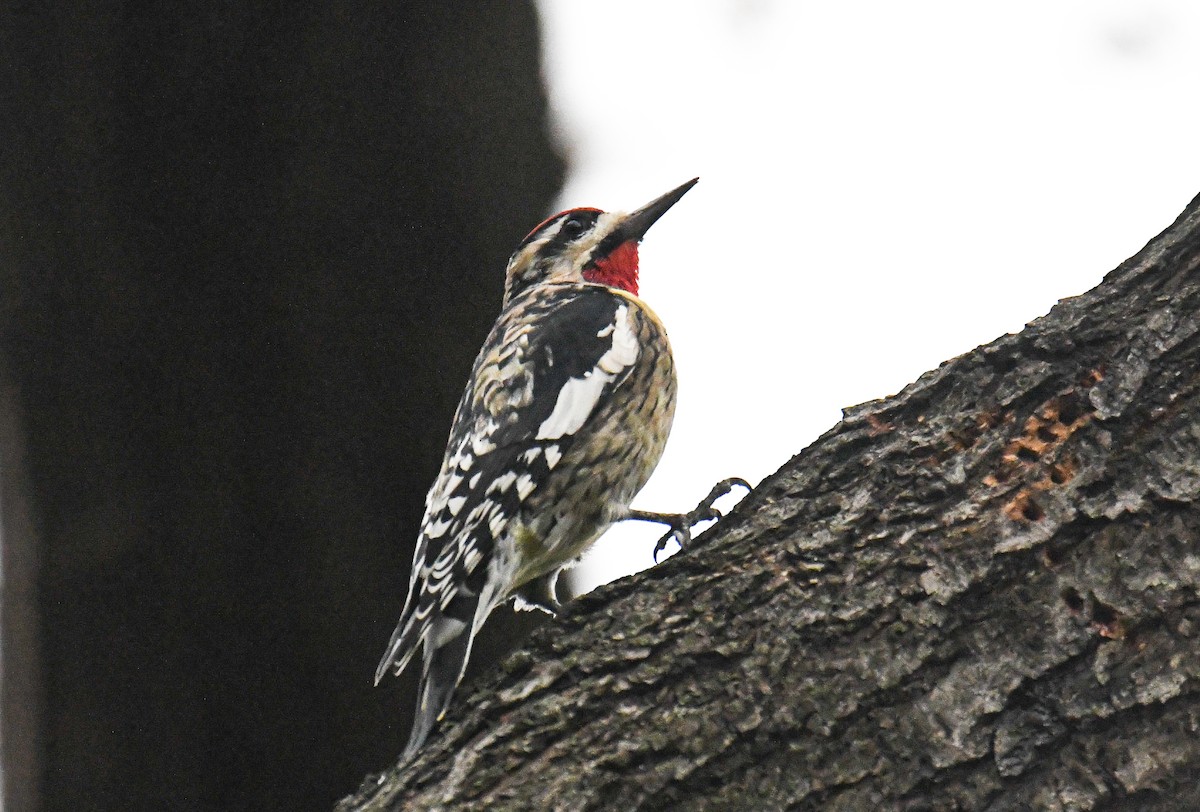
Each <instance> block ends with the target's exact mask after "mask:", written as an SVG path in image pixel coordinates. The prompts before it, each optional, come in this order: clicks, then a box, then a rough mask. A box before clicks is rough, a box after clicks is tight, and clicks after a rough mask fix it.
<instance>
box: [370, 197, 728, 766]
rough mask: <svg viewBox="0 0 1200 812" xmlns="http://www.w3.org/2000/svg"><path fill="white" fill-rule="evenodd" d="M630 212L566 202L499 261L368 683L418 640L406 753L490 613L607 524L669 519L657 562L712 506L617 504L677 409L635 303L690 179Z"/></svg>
mask: <svg viewBox="0 0 1200 812" xmlns="http://www.w3.org/2000/svg"><path fill="white" fill-rule="evenodd" d="M696 180H698V179H693V180H690V181H688V182H687V183H685V184H683V185H682V186H679V187H678V188H676V189H673V190H672V191H670V192H667V193H666V194H665V195H662V196H661V197H659V198H657V199H655V200H653V201H652V202H650V203H649V204H647V205H646V206H643V207H642V208H640V209H638V210H637V211H635V212H633V213H632V214H624V213H619V212H604V211H601V210H599V209H594V208H578V209H570V210H567V211H564V212H561V213H559V214H556V215H554V216H553V217H551V218H549V219H547V220H545V221H544V222H543V223H541V224H540V225H539V226H538V227H537V228H535V229H534V230H533V231H532V232H530V233H529V235H528V236H527V237H525V239H524V240H523V241H522V242H521V244H520V245H518V246H517V249H516V251H515V252H514V253H513V255H512V257H511V259H510V260H509V262H508V268H507V272H506V276H505V287H504V302H503V306H502V310H501V313H500V317H499V319H498V320H497V321H496V324H495V326H494V327H493V328H492V330H491V333H490V334H489V335H488V338H487V340H486V342H485V343H484V345H483V347H482V349H481V350H480V352H479V355H478V357H477V358H476V359H475V365H474V367H473V369H472V371H471V378H470V381H469V382H468V384H467V387H466V391H464V392H463V395H462V399H461V400H460V402H459V404H458V410H457V412H456V414H455V417H454V423H453V427H452V429H451V432H450V439H449V442H448V444H447V447H446V454H445V457H444V458H443V460H442V467H441V472H440V473H439V474H438V477H437V479H436V480H435V481H434V483H433V486H432V487H431V488H430V490H429V494H428V496H427V497H426V499H425V516H424V518H423V519H422V521H421V531H420V535H419V537H418V540H417V547H416V551H415V553H414V555H413V564H412V573H411V576H410V578H409V586H408V598H407V600H406V601H405V604H404V609H403V612H402V613H401V616H400V621H399V623H398V624H397V625H396V630H395V632H394V633H393V634H392V638H391V641H390V642H389V643H388V646H387V651H386V652H385V653H384V655H383V659H382V660H380V662H379V667H378V669H376V672H375V684H376V685H378V684H379V681H380V680H381V679H382V678H383V676H384V675H385V674H386V673H387V672H388V671H389V670H392V671H393V672H394V673H396V674H397V675H398V674H400V672H402V671H403V670H404V668H405V667H406V666H407V665H408V664H409V662H410V661H411V660H412V658H413V656H414V655H415V654H416V651H417V648H418V647H419V646H420V647H422V648H423V663H422V665H423V668H422V672H421V680H420V686H419V688H418V700H417V710H416V717H415V720H414V722H413V728H412V733H411V734H410V736H409V741H408V744H407V745H406V747H405V750H404V755H405V757H407V756H411V755H412V754H413V753H415V752H416V751H417V750H418V749H420V747H421V746H422V745H423V744H424V742H425V739H426V737H427V736H428V735H429V732H430V730H431V729H432V728H433V726H434V725H435V724H436V723H437V721H438V720H439V719H440V718H441V717H442V716H443V715H444V713H445V711H446V708H447V707H448V706H449V704H450V700H451V698H452V696H453V693H454V690H455V688H456V687H457V686H458V683H459V681H460V680H461V679H462V675H463V671H464V670H465V668H466V664H467V660H468V658H469V656H470V653H471V643H472V641H473V640H474V638H475V635H476V634H477V633H478V632H479V629H480V628H481V627H482V626H483V623H484V621H485V620H487V617H488V615H490V614H491V612H492V610H493V609H495V608H496V607H497V606H499V605H500V604H502V603H504V602H505V601H507V600H509V599H515V601H516V603H517V605H518V607H519V608H530V607H534V608H541V609H544V610H546V611H549V612H554V611H556V610H557V609H558V600H557V597H556V595H555V583H556V580H557V578H558V574H559V572H560V571H561V570H562V569H563V568H564V567H566V566H569V565H571V564H573V563H574V562H575V561H577V560H578V559H579V557H580V556H581V555H582V554H583V553H584V551H586V550H587V549H588V547H590V546H591V545H592V543H593V542H594V541H595V540H596V539H597V538H599V536H600V535H601V534H602V533H604V531H605V530H607V529H608V528H609V526H611V525H612V524H613V523H614V522H617V521H621V520H624V519H638V520H643V521H654V522H660V523H663V524H666V525H668V526H669V527H670V528H671V529H670V530H669V532H668V533H667V534H666V535H665V536H663V538H662V539H660V540H659V542H658V545H657V546H656V547H655V551H654V552H655V556H656V557H657V554H658V552H659V551H660V550H661V549H662V548H663V547H664V546H665V545H666V543H667V541H668V539H670V538H675V539H676V540H677V541H678V542H679V543H680V545H681V546H682V545H683V544H684V543H686V542H687V541H688V539H689V538H690V532H689V528H690V527H691V526H692V525H693V524H695V523H696V522H698V521H700V520H703V519H711V518H717V517H719V516H720V514H719V513H718V512H717V511H716V510H715V509H714V508H713V506H712V503H713V502H714V501H715V500H716V499H717V498H719V497H720V496H721V495H723V494H725V493H727V492H728V491H729V490H730V488H731V487H732V486H733V485H741V486H744V487H745V488H747V489H749V485H747V484H746V483H745V482H744V481H742V480H739V479H730V480H726V481H724V482H722V483H718V485H717V486H716V487H715V488H713V491H712V492H711V493H710V494H709V496H708V497H707V498H706V499H705V500H703V501H702V502H701V503H700V504H699V505H698V506H697V507H696V509H695V510H693V511H691V512H689V513H685V514H671V513H651V512H648V511H640V510H634V509H632V508H630V502H632V501H633V497H634V496H635V495H636V494H637V492H638V491H639V490H641V488H642V486H643V485H645V484H646V480H647V479H649V478H650V474H651V472H652V471H653V470H654V468H655V466H656V465H657V464H658V460H659V457H660V456H661V455H662V452H663V447H664V446H665V445H666V442H667V435H668V433H669V432H670V430H671V421H672V418H673V417H674V414H675V395H676V380H675V365H674V361H673V359H672V356H671V347H670V344H669V343H668V341H667V333H666V330H665V329H664V328H663V325H662V322H660V321H659V319H658V316H656V315H655V314H654V312H653V311H652V310H651V309H650V308H649V307H648V306H647V305H646V303H645V302H643V301H642V300H641V299H640V298H638V244H639V242H640V241H641V239H642V237H643V236H644V235H645V233H646V231H647V229H649V228H650V226H651V225H653V224H654V222H655V221H656V220H658V218H659V217H661V216H662V215H663V214H664V213H665V212H666V211H667V209H669V208H671V206H673V205H674V204H675V203H677V202H678V201H679V199H680V198H682V197H683V195H684V194H686V193H687V191H688V190H689V189H691V188H692V186H693V185H695V183H696Z"/></svg>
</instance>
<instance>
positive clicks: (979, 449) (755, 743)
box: [339, 198, 1200, 812]
mask: <svg viewBox="0 0 1200 812" xmlns="http://www.w3.org/2000/svg"><path fill="white" fill-rule="evenodd" d="M1198 266H1200V198H1197V199H1196V200H1194V201H1193V202H1192V203H1191V205H1190V206H1189V207H1188V209H1187V210H1186V211H1185V212H1184V214H1183V215H1181V217H1180V218H1179V220H1177V221H1176V223H1175V224H1174V225H1172V226H1171V227H1170V228H1169V229H1167V230H1166V231H1165V232H1163V233H1162V234H1161V235H1159V237H1157V238H1156V239H1154V240H1153V241H1152V242H1151V243H1150V244H1149V245H1148V246H1147V247H1146V248H1145V249H1143V250H1142V251H1141V252H1140V253H1139V254H1138V255H1137V256H1135V257H1134V258H1132V259H1130V260H1129V261H1127V262H1125V263H1124V264H1122V265H1121V266H1120V267H1119V268H1117V269H1116V270H1115V271H1113V272H1112V273H1110V274H1109V275H1108V276H1107V278H1106V279H1105V280H1104V281H1103V283H1102V284H1101V285H1099V286H1098V287H1096V288H1095V289H1093V290H1092V291H1090V292H1088V293H1086V294H1084V295H1082V296H1078V297H1075V298H1072V299H1067V300H1064V301H1062V302H1060V303H1059V304H1058V305H1057V306H1056V307H1055V308H1054V309H1053V310H1052V311H1051V312H1050V313H1049V314H1048V315H1046V316H1045V317H1043V318H1040V319H1038V320H1037V321H1035V322H1033V323H1031V324H1030V325H1028V327H1027V328H1026V329H1025V330H1024V331H1022V332H1021V333H1019V334H1016V335H1006V336H1003V337H1001V338H999V339H997V340H996V341H994V342H992V343H991V344H989V345H987V346H984V347H980V348H978V349H976V350H974V351H972V352H969V353H967V354H965V355H962V356H960V357H958V358H956V359H954V360H952V361H950V362H948V363H946V364H944V365H942V366H941V367H940V368H938V369H937V370H934V371H932V372H929V373H927V374H926V375H924V376H922V377H921V378H920V379H919V380H917V381H916V382H915V383H913V384H912V385H910V386H909V387H907V388H906V389H905V390H904V391H902V392H901V393H899V394H898V395H896V396H894V397H890V398H886V399H884V400H879V401H873V402H870V403H866V404H863V405H861V406H858V407H855V408H853V409H848V410H846V413H845V415H844V419H843V420H842V421H841V422H840V423H839V424H838V425H837V426H835V427H834V428H833V429H831V430H830V431H829V432H828V433H827V434H825V435H824V436H822V437H821V438H820V439H819V440H817V441H816V442H815V443H813V444H812V445H811V446H810V447H809V448H807V449H805V450H804V452H803V453H801V454H800V455H798V456H797V457H795V458H794V459H793V460H791V461H790V462H789V463H788V464H787V465H785V466H784V467H783V468H782V469H781V470H780V471H779V472H778V473H776V474H775V475H773V476H771V477H769V478H768V479H767V480H766V481H764V482H763V483H762V484H761V485H760V486H759V487H758V488H757V489H756V490H755V492H754V493H753V494H752V495H751V496H750V497H748V498H747V499H746V500H745V501H744V502H743V503H742V504H741V505H740V506H739V507H738V508H737V510H736V511H735V512H734V513H733V515H731V516H730V517H729V518H728V519H727V520H725V521H724V522H722V523H721V524H720V525H719V526H718V527H717V528H716V529H715V530H714V531H712V532H709V533H706V534H705V535H704V536H703V537H702V538H701V539H700V540H699V541H698V543H697V544H696V545H695V547H694V548H692V549H690V550H688V551H686V552H684V553H683V554H680V555H677V556H675V557H673V558H671V559H670V560H669V561H667V562H666V563H664V564H662V565H660V566H658V567H655V568H653V569H652V570H650V571H648V572H646V573H643V574H641V575H638V576H634V577H631V578H627V579H624V580H622V581H619V582H617V583H615V584H612V585H609V586H607V587H605V588H602V589H600V590H597V591H596V592H594V593H593V594H591V595H588V596H585V597H584V598H582V599H581V600H578V601H576V602H575V603H574V604H573V605H572V606H571V607H570V608H569V611H568V612H567V613H566V616H565V617H564V618H562V619H561V620H559V621H556V622H553V623H551V624H548V625H547V626H546V627H545V628H543V629H541V630H539V631H538V632H537V633H535V635H534V636H533V637H532V638H531V639H530V640H529V642H528V644H527V645H526V647H525V648H524V650H522V651H520V652H518V653H516V654H514V655H513V656H511V657H509V658H508V659H507V660H506V661H505V662H504V663H503V664H502V666H501V667H500V668H498V669H496V670H495V672H494V673H493V674H492V675H491V676H490V677H489V678H487V679H485V680H483V681H481V682H478V683H476V684H475V685H474V686H473V687H474V690H473V691H465V692H464V699H463V700H462V701H461V702H460V703H458V704H457V705H456V706H455V707H454V709H453V710H452V711H451V713H450V715H449V717H448V718H447V719H446V720H445V723H444V724H443V725H442V726H441V728H440V731H439V732H438V733H436V734H435V736H434V738H433V739H432V741H431V743H430V744H429V746H428V747H427V748H426V750H425V751H424V752H422V753H421V754H420V755H419V756H418V757H417V758H416V760H414V761H413V762H412V763H410V764H407V765H403V764H401V765H398V766H397V767H395V768H393V769H391V770H390V771H388V772H387V773H385V774H383V775H380V776H372V777H370V778H368V780H367V781H366V782H365V783H364V784H363V786H362V788H361V789H360V790H359V792H358V793H357V794H356V795H355V796H353V797H351V798H347V799H346V800H344V801H343V802H342V804H341V806H340V807H339V809H341V810H345V811H347V812H348V811H349V810H364V811H365V810H399V809H407V810H413V809H446V810H466V809H483V808H487V809H561V810H590V809H597V810H598V809H622V810H639V809H711V810H724V809H838V810H861V809H906V810H911V809H972V810H976V809H988V810H1024V809H1051V810H1093V809H1130V810H1133V809H1137V810H1153V809H1163V810H1166V809H1180V810H1184V809H1200V778H1198V775H1200V647H1198V645H1197V643H1198V638H1200V594H1198V593H1200V541H1198V540H1200V419H1198V414H1200V412H1198V411H1197V410H1198V409H1200V317H1198V315H1197V314H1198V313H1200V272H1198Z"/></svg>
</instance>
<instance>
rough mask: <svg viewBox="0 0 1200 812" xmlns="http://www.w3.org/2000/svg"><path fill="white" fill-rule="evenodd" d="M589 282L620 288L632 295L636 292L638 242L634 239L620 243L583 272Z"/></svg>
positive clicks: (635, 294)
mask: <svg viewBox="0 0 1200 812" xmlns="http://www.w3.org/2000/svg"><path fill="white" fill-rule="evenodd" d="M583 278H584V279H586V280H587V281H589V282H596V283H599V284H601V285H608V286H609V287H612V288H620V289H621V290H624V291H628V292H629V293H632V294H633V295H634V296H637V292H638V244H637V241H636V240H630V241H628V242H624V243H621V244H620V245H618V246H617V247H616V248H615V249H613V250H612V251H610V252H609V253H608V255H607V256H604V257H602V258H600V259H598V260H596V261H595V262H594V263H592V267H590V268H588V269H587V270H586V271H584V272H583Z"/></svg>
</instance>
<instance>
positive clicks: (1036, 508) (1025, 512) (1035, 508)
mask: <svg viewBox="0 0 1200 812" xmlns="http://www.w3.org/2000/svg"><path fill="white" fill-rule="evenodd" d="M1021 515H1022V516H1024V517H1025V518H1026V519H1028V520H1029V521H1031V522H1040V521H1041V520H1042V519H1044V518H1045V516H1046V514H1045V512H1044V511H1043V510H1042V508H1041V505H1039V504H1038V503H1037V502H1035V501H1033V497H1032V496H1031V497H1028V498H1027V499H1026V500H1025V504H1024V505H1022V506H1021Z"/></svg>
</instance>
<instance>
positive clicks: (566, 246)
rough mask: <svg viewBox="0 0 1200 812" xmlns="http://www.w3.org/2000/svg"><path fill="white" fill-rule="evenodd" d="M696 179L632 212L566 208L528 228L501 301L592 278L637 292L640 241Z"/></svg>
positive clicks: (518, 247)
mask: <svg viewBox="0 0 1200 812" xmlns="http://www.w3.org/2000/svg"><path fill="white" fill-rule="evenodd" d="M697 180H699V178H693V179H692V180H689V181H688V182H687V183H685V184H683V185H682V186H680V187H678V188H676V189H672V190H671V191H669V192H667V193H666V194H665V195H663V196H662V197H659V198H656V199H655V200H652V201H651V202H649V203H647V204H646V205H645V206H642V207H641V208H640V209H638V210H637V211H635V212H633V213H632V214H626V213H624V212H607V211H600V209H590V208H582V209H568V210H567V211H564V212H560V213H558V214H556V215H554V216H553V217H551V218H549V219H548V220H546V221H544V222H543V223H542V224H541V225H539V226H538V227H537V228H535V229H534V230H533V231H531V232H529V236H527V237H526V238H525V239H524V240H522V241H521V244H520V245H518V246H517V250H516V251H515V252H513V255H512V259H510V260H509V261H508V273H507V277H506V280H505V285H504V303H505V304H506V305H507V304H508V303H509V302H511V301H512V300H513V299H514V298H515V297H517V296H519V295H520V294H522V293H523V292H525V291H526V290H528V289H530V288H531V287H533V286H535V285H540V284H546V283H559V282H577V283H578V282H592V283H594V284H599V285H608V286H609V287H613V288H620V289H621V290H624V291H628V292H629V293H632V294H634V295H635V296H636V295H637V292H638V243H639V242H641V240H642V237H643V236H644V235H645V234H646V231H648V230H649V228H650V226H652V225H654V222H655V221H656V220H658V218H659V217H662V216H663V214H664V213H666V211H667V209H669V208H671V206H673V205H675V203H676V202H678V201H679V198H681V197H683V196H684V195H685V194H686V193H687V191H688V189H691V188H692V187H693V186H695V185H696V181H697Z"/></svg>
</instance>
